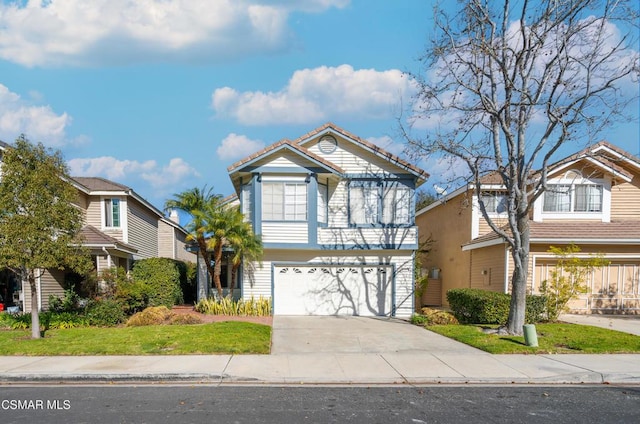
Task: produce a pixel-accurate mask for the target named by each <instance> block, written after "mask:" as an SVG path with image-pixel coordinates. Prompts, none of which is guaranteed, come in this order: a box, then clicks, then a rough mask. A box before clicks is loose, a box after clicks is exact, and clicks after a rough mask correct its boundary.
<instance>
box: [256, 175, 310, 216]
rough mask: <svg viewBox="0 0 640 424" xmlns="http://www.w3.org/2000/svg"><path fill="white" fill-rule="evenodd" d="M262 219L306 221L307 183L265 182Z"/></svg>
mask: <svg viewBox="0 0 640 424" xmlns="http://www.w3.org/2000/svg"><path fill="white" fill-rule="evenodd" d="M262 219H263V220H264V221H306V220H307V184H306V183H284V182H263V183H262Z"/></svg>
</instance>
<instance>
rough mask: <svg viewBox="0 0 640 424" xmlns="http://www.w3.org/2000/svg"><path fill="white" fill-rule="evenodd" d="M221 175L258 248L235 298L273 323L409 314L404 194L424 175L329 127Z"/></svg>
mask: <svg viewBox="0 0 640 424" xmlns="http://www.w3.org/2000/svg"><path fill="white" fill-rule="evenodd" d="M228 171H229V176H230V178H231V181H232V182H233V185H234V187H235V191H236V195H237V198H238V200H239V202H240V204H241V208H242V212H243V213H244V214H245V217H246V218H247V219H248V220H250V221H251V223H252V225H253V228H254V231H255V233H256V234H259V235H261V237H262V242H263V246H264V256H263V260H262V267H260V266H259V264H245V266H244V268H243V270H242V273H241V275H240V276H239V279H238V280H239V281H238V282H239V284H238V285H239V287H240V291H241V296H242V297H243V298H245V299H249V298H251V297H254V298H258V297H259V296H263V297H267V298H271V299H272V301H273V309H274V313H275V314H280V315H387V316H392V315H395V316H403V317H407V316H410V315H411V314H412V313H413V308H414V295H413V288H414V287H413V285H414V284H413V283H414V274H413V261H414V252H415V250H416V248H417V246H418V228H417V227H416V225H415V222H414V217H415V210H414V208H415V205H414V191H415V189H416V187H418V186H419V185H420V184H422V183H423V182H424V181H425V179H426V178H427V177H428V175H427V173H426V172H425V171H423V170H421V169H419V168H417V167H415V166H413V165H411V164H409V163H408V162H405V161H403V160H402V159H400V158H398V157H396V156H394V155H392V154H390V153H388V152H386V151H384V150H383V149H381V148H380V147H378V146H376V145H374V144H372V143H369V142H367V141H365V140H363V139H361V138H359V137H357V136H355V135H353V134H350V133H348V132H347V131H344V130H343V129H341V128H338V127H337V126H335V125H333V124H325V125H323V126H321V127H320V128H317V129H315V130H313V131H311V132H310V133H308V134H306V135H304V136H302V137H300V138H298V139H297V140H294V141H290V140H281V141H279V142H277V143H275V144H272V145H271V146H268V147H267V148H265V149H263V150H261V151H259V152H257V153H255V154H253V155H251V156H249V157H247V158H245V159H242V160H241V161H239V162H237V163H235V164H233V165H231V166H230V167H229V168H228ZM203 268H204V267H202V266H200V267H199V270H200V272H199V281H201V282H202V281H206V280H205V278H206V272H205V271H204V269H203ZM208 290H209V293H201V296H202V295H206V294H210V293H211V291H210V290H211V288H210V286H209V287H208Z"/></svg>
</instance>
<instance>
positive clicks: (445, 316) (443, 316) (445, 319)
mask: <svg viewBox="0 0 640 424" xmlns="http://www.w3.org/2000/svg"><path fill="white" fill-rule="evenodd" d="M422 316H424V318H425V323H424V325H452V324H458V320H457V319H456V317H455V316H453V314H452V313H451V312H447V311H441V310H439V309H431V308H422Z"/></svg>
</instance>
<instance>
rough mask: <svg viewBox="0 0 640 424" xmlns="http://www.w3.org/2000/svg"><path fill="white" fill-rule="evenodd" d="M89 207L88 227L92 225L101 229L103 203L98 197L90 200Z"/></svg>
mask: <svg viewBox="0 0 640 424" xmlns="http://www.w3.org/2000/svg"><path fill="white" fill-rule="evenodd" d="M88 202H89V203H88V205H87V214H86V216H87V225H92V226H94V227H96V228H97V229H101V228H102V227H103V225H102V202H101V201H100V198H99V197H97V196H92V197H91V199H88Z"/></svg>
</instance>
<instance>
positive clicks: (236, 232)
mask: <svg viewBox="0 0 640 424" xmlns="http://www.w3.org/2000/svg"><path fill="white" fill-rule="evenodd" d="M230 224H231V225H230V232H229V234H228V237H227V242H228V243H229V246H230V247H231V248H232V249H233V255H232V256H231V285H230V286H229V296H230V297H231V298H233V290H234V289H235V283H236V275H237V274H238V269H239V268H240V265H242V261H243V260H244V261H246V263H247V264H253V263H254V262H255V261H260V266H262V240H261V239H260V236H258V235H256V234H254V232H253V228H252V227H251V224H250V223H249V222H247V221H245V220H244V215H243V214H242V212H240V209H239V208H234V211H233V214H232V217H231V221H230Z"/></svg>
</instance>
